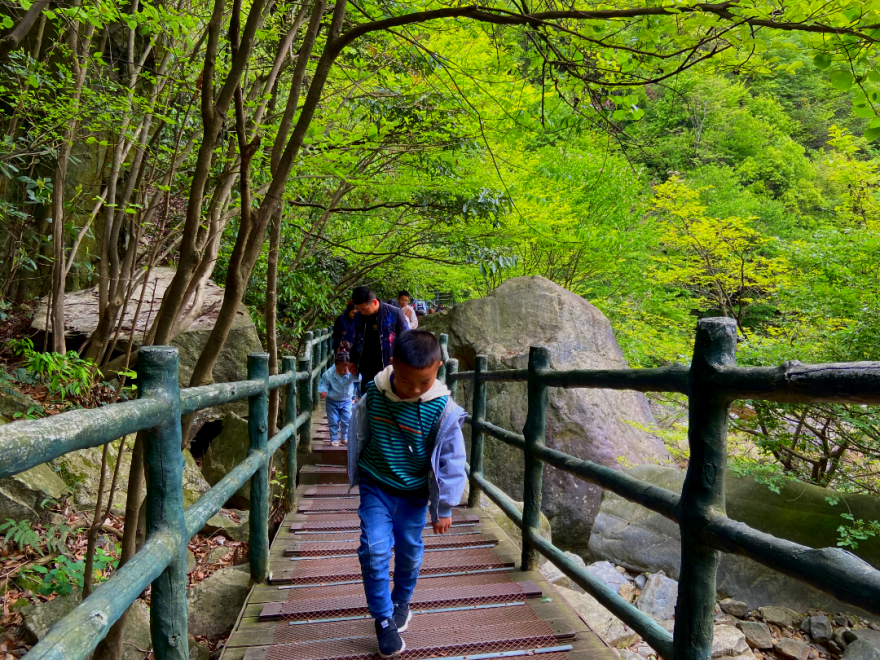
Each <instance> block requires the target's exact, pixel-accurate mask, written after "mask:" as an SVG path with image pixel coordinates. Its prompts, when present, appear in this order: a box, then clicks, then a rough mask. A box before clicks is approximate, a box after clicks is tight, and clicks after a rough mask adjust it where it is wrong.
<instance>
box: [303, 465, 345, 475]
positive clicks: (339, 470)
mask: <svg viewBox="0 0 880 660" xmlns="http://www.w3.org/2000/svg"><path fill="white" fill-rule="evenodd" d="M300 472H302V473H304V474H315V473H317V474H348V468H347V467H345V466H344V465H303V466H302V469H301V470H300Z"/></svg>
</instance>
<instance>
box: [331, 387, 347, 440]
mask: <svg viewBox="0 0 880 660" xmlns="http://www.w3.org/2000/svg"><path fill="white" fill-rule="evenodd" d="M349 420H351V399H345V400H344V401H333V400H332V399H330V398H328V399H327V426H328V427H330V441H331V442H335V441H336V440H337V438H338V439H340V440H348V422H349ZM337 428H338V429H339V432H338V433H339V434H338V435H337Z"/></svg>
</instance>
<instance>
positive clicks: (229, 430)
mask: <svg viewBox="0 0 880 660" xmlns="http://www.w3.org/2000/svg"><path fill="white" fill-rule="evenodd" d="M250 442H251V441H250V435H249V434H248V423H247V420H246V419H242V418H241V417H239V416H238V415H236V414H234V413H227V414H225V415H224V416H223V429H222V430H221V431H220V435H218V436H217V437H216V438H214V439H213V440H211V444H210V445H208V451H207V452H205V457H204V459H203V460H202V475H204V478H205V479H207V481H208V483H209V484H211V485H212V486H215V485H216V484H217V482H218V481H220V480H221V479H222V478H223V477H225V476H226V475H227V474H229V472H230V471H231V470H232V469H233V468H235V467H236V466H237V465H238V464H239V463H241V462H242V461H243V460H244V459H245V458H247V455H248V449H249V447H250ZM286 448H287V445H286V444H285V446H284V447H282V448H280V449H279V450H278V451H276V452H275V456H274V459H273V460H274V464H275V466H276V468H277V467H281V466H284V465H286V462H287V459H286V454H285V451H286ZM271 487H272V492H273V494H278V493H280V492H281V490H282V487H281V486H280V485H278V484H272V486H271ZM250 501H251V486H250V482H245V483H244V485H243V486H242V487H241V488H239V489H238V490H237V491H236V493H235V495H233V496H232V497H231V498H229V501H228V502H227V504H226V506H230V507H237V508H242V509H247V508H248V505H249V504H250Z"/></svg>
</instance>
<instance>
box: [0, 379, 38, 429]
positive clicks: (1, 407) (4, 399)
mask: <svg viewBox="0 0 880 660" xmlns="http://www.w3.org/2000/svg"><path fill="white" fill-rule="evenodd" d="M31 408H38V409H42V406H41V405H40V404H39V403H38V402H37V401H36V400H35V399H32V398H31V397H29V396H28V395H27V394H23V393H22V392H19V391H18V390H14V389H12V388H3V387H0V419H2V420H3V421H6V422H11V421H13V420H15V419H16V417H15V413H21V414H22V415H24V414H25V413H27V411H28V410H30V409H31Z"/></svg>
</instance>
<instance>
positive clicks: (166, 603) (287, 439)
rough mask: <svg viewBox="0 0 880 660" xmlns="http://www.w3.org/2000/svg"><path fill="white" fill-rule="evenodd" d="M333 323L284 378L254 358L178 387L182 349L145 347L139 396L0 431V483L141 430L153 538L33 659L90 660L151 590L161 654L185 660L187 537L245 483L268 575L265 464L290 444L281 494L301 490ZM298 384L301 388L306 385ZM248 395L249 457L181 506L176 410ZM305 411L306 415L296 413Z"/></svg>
mask: <svg viewBox="0 0 880 660" xmlns="http://www.w3.org/2000/svg"><path fill="white" fill-rule="evenodd" d="M331 334H332V333H331V330H330V329H329V328H324V329H322V330H319V331H318V332H315V333H313V332H307V333H306V336H305V349H304V356H303V357H302V358H300V359H299V361H298V363H297V360H296V359H295V358H293V357H284V358H283V359H282V373H280V374H278V375H273V376H269V354H268V353H252V354H250V355H249V356H248V378H247V380H243V381H237V382H234V383H217V384H214V385H205V386H202V387H192V388H188V389H184V390H180V388H179V386H178V366H179V365H178V353H177V349H176V348H173V347H168V346H148V347H144V348H142V349H141V351H140V354H139V357H138V364H137V371H138V385H139V398H138V399H137V400H136V401H128V402H125V403H116V404H112V405H108V406H105V407H103V408H97V409H91V410H76V411H72V412H68V413H63V414H60V415H55V416H53V417H47V418H44V419H39V420H29V421H23V422H16V423H14V424H8V425H6V426H3V427H0V478H3V477H9V476H12V475H15V474H18V473H20V472H23V471H25V470H28V469H30V468H33V467H36V466H37V465H40V464H42V463H46V462H48V461H51V460H53V459H55V458H58V457H60V456H63V455H64V454H67V453H69V452H71V451H76V450H78V449H87V448H89V447H98V446H101V445H104V444H106V443H108V442H111V441H114V440H116V439H118V438H122V437H124V436H126V435H129V434H131V433H137V432H140V431H145V432H146V433H145V434H144V457H145V460H144V463H145V465H144V469H145V471H146V476H147V479H146V483H147V492H146V507H147V539H146V541H145V543H144V544H143V546H142V547H141V548H140V550H138V552H137V553H136V554H135V555H134V556H133V557H132V558H131V559H130V560H129V561H128V562H126V563H125V565H123V566H120V567H119V568H118V570H117V571H116V572H115V573H114V574H113V575H112V576H111V577H110V578H109V579H108V580H107V581H106V582H105V583H103V584H101V585H99V587H98V588H97V589H95V591H94V592H93V593H92V594H91V595H90V596H89V597H88V598H86V599H85V600H84V601H83V602H82V603H80V604H79V605H78V606H77V607H76V608H74V609H73V611H71V612H70V614H68V615H67V616H66V617H64V618H63V619H61V621H59V622H58V623H57V624H55V625H54V626H53V627H52V628H51V629H50V630H49V632H48V633H47V634H46V636H45V637H44V638H43V639H42V640H41V641H40V642H39V643H38V644H36V646H34V647H33V648H32V649H31V650H30V652H29V653H28V654H27V657H28V659H29V660H42V659H51V660H83V659H84V658H86V657H87V656H88V655H89V654H90V653H91V652H92V651H93V650H94V649H95V647H96V646H97V644H98V642H100V641H101V640H102V639H103V638H104V637H105V636H106V635H107V632H108V631H109V630H110V627H111V626H112V625H113V624H114V623H115V622H116V621H117V620H118V619H119V617H120V616H121V615H122V614H123V613H124V612H125V611H126V610H127V609H128V608H129V607H130V606H131V604H132V603H133V602H134V601H135V599H136V598H137V597H138V596H139V595H140V594H141V593H142V592H143V591H144V589H146V588H147V587H148V586H150V585H152V594H151V608H150V610H151V617H150V620H151V623H150V629H151V637H152V643H153V651H154V654H155V657H156V658H157V660H172V659H173V660H186V658H187V657H188V653H189V650H188V649H189V644H188V634H187V611H186V608H187V605H186V585H187V581H186V544H187V542H188V541H189V540H190V539H191V538H192V537H193V536H195V535H196V534H198V533H199V532H200V531H201V530H202V529H203V528H204V526H205V525H206V524H207V522H208V520H209V519H210V518H211V517H212V516H213V515H215V514H216V513H217V512H218V511H219V510H220V508H221V507H222V506H223V504H224V503H225V502H226V501H227V500H229V498H230V497H232V496H233V495H234V494H235V493H236V492H237V491H238V490H239V489H240V488H241V487H242V486H244V485H245V484H246V483H247V482H248V481H250V487H251V497H250V515H249V519H248V525H249V530H248V531H249V550H248V554H249V561H250V572H251V578H252V579H253V580H254V581H256V582H265V581H266V579H267V578H268V570H269V472H268V467H269V460H270V458H271V457H272V456H273V455H274V454H275V452H276V451H277V450H278V449H280V448H281V447H282V446H284V445H285V444H287V464H286V477H287V489H286V497H287V500H288V503H289V504H290V505H292V504H293V502H294V496H295V490H296V464H297V448H298V446H301V447H302V448H303V449H304V450H305V451H308V449H309V445H310V442H311V423H310V422H311V416H312V411H313V410H314V408H315V407H316V404H317V400H318V397H317V395H316V391H317V387H318V379H319V378H320V375H321V373H322V371H323V369H324V368H326V366H327V364H329V363H330V362H331V361H332V355H333V352H332V350H331V346H330V342H331ZM298 383H305V384H304V385H303V386H302V387H299V386H298ZM280 388H286V390H285V393H284V406H283V410H284V424H283V426H282V427H281V428H280V429H279V430H278V432H277V433H276V434H275V435H274V436H272V438H269V437H268V429H269V414H268V399H269V392H270V391H274V390H278V389H280ZM245 398H247V399H248V434H249V436H250V449H249V451H248V456H247V457H246V458H245V459H244V460H243V461H242V462H241V463H239V464H238V465H236V466H235V467H234V468H233V469H232V470H230V472H229V473H228V474H226V475H225V476H224V477H223V478H222V479H221V480H220V481H219V482H217V484H215V485H214V486H213V487H212V488H211V489H210V490H209V491H208V492H207V493H205V494H204V495H202V497H200V498H199V499H198V501H196V502H195V503H194V504H193V505H192V506H190V507H188V508H187V509H184V507H183V467H184V462H183V455H182V453H181V450H180V448H181V444H182V443H181V436H182V429H181V416H182V415H186V414H189V413H193V412H196V411H198V410H203V409H204V408H208V407H211V406H217V405H221V404H225V403H230V402H232V401H237V400H240V399H245ZM297 409H299V411H300V412H299V414H297Z"/></svg>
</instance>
